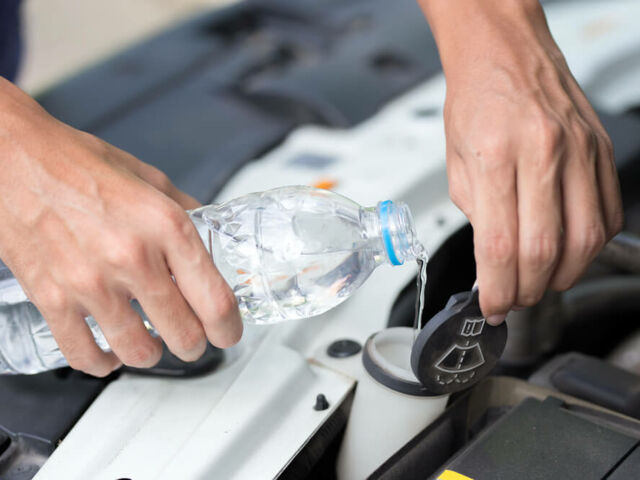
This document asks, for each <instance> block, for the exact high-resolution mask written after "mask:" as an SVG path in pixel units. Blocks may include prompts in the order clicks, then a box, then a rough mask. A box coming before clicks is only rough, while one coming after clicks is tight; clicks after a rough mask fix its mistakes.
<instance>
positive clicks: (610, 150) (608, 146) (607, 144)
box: [597, 129, 614, 160]
mask: <svg viewBox="0 0 640 480" xmlns="http://www.w3.org/2000/svg"><path fill="white" fill-rule="evenodd" d="M597 137H598V142H599V143H600V144H601V145H602V149H603V150H604V151H605V154H606V155H607V157H608V158H609V159H611V160H613V158H614V147H613V142H612V141H611V137H609V134H608V133H607V132H606V130H604V129H602V131H601V132H600V134H599V135H597Z"/></svg>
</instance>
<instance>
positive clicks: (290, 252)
mask: <svg viewBox="0 0 640 480" xmlns="http://www.w3.org/2000/svg"><path fill="white" fill-rule="evenodd" d="M189 214H190V216H191V218H192V220H193V222H194V224H195V225H196V227H197V228H198V231H199V233H200V235H201V237H202V238H203V240H204V241H205V244H206V245H207V247H208V249H209V251H210V253H211V255H212V259H213V261H214V262H215V264H216V266H217V268H218V270H219V271H220V273H221V274H222V275H223V277H224V278H225V280H226V281H227V283H228V284H229V285H230V286H231V288H232V289H233V292H234V293H235V295H236V297H237V299H238V305H239V308H240V314H241V316H242V318H243V320H245V321H247V322H249V323H258V324H269V323H276V322H281V321H283V320H291V319H300V318H307V317H312V316H315V315H319V314H321V313H324V312H326V311H327V310H329V309H331V308H333V307H335V306H336V305H338V304H340V303H341V302H343V301H344V300H345V299H346V298H348V297H349V296H350V295H351V294H352V293H353V292H354V291H355V290H356V289H357V288H358V287H360V285H362V284H363V283H364V281H365V280H366V279H367V278H368V277H369V275H370V274H371V272H373V270H374V269H375V268H376V267H378V266H379V265H382V264H391V265H401V264H403V263H404V262H405V261H407V260H413V259H415V258H416V257H417V256H419V255H420V254H421V252H422V250H423V249H422V245H421V244H420V243H419V242H418V240H417V237H416V232H415V227H414V224H413V219H412V217H411V213H410V211H409V208H408V207H407V206H406V205H405V204H403V203H399V204H394V203H392V202H390V201H385V202H380V203H379V204H378V205H377V206H376V207H370V208H364V207H361V206H359V205H358V204H357V203H355V202H353V201H351V200H349V199H348V198H345V197H343V196H342V195H339V194H337V193H334V192H330V191H327V190H319V189H315V188H311V187H305V186H293V187H282V188H277V189H274V190H269V191H266V192H260V193H252V194H249V195H245V196H243V197H240V198H236V199H234V200H230V201H228V202H225V203H221V204H213V205H207V206H204V207H201V208H198V209H196V210H192V211H190V212H189ZM133 304H134V307H135V308H136V309H137V310H138V311H139V312H140V313H141V314H142V315H143V320H144V321H145V324H146V325H147V327H148V328H149V329H150V330H153V327H152V326H151V325H150V324H149V322H148V320H147V319H146V318H145V317H144V314H143V312H142V311H141V310H140V307H139V305H137V302H135V301H134V302H133ZM85 320H86V322H87V324H88V325H89V327H90V328H91V330H92V332H93V334H94V337H95V338H96V342H97V343H98V345H99V346H100V347H101V348H102V349H103V350H108V349H109V345H108V343H107V341H106V339H105V338H104V336H103V335H102V332H101V331H100V328H99V327H98V325H97V324H96V322H95V321H94V320H93V318H92V317H87V318H86V319H85ZM66 364H67V363H66V360H65V358H64V356H63V355H62V353H61V352H60V350H59V349H58V347H57V345H56V343H55V340H54V338H53V335H52V334H51V332H50V330H49V328H48V326H47V323H46V321H45V320H44V318H43V317H42V315H40V313H39V312H38V310H37V309H36V307H35V306H34V305H33V304H32V303H30V302H29V300H28V299H27V298H26V296H25V294H24V292H23V291H22V289H21V288H20V285H19V284H18V283H17V281H16V280H15V278H13V275H11V272H9V271H8V269H6V267H5V268H4V270H3V269H0V374H7V373H37V372H40V371H44V370H50V369H53V368H58V367H62V366H65V365H66Z"/></svg>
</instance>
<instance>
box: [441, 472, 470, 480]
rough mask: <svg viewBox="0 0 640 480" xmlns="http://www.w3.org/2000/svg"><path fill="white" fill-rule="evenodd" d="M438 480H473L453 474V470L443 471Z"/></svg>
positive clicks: (456, 473)
mask: <svg viewBox="0 0 640 480" xmlns="http://www.w3.org/2000/svg"><path fill="white" fill-rule="evenodd" d="M438 480H473V478H471V477H467V476H466V475H462V474H461V473H458V472H454V471H453V470H445V471H444V472H442V473H441V474H440V476H439V477H438Z"/></svg>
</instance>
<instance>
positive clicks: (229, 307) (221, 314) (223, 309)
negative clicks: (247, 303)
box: [215, 288, 238, 321]
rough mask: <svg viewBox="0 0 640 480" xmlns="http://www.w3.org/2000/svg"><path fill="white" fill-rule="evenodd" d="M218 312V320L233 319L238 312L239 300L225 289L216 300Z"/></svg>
mask: <svg viewBox="0 0 640 480" xmlns="http://www.w3.org/2000/svg"><path fill="white" fill-rule="evenodd" d="M215 305H216V312H217V315H218V318H220V319H222V320H223V321H224V320H229V319H233V317H234V314H235V313H236V312H237V311H238V300H237V299H236V297H235V295H234V294H233V292H231V290H230V289H228V288H225V289H224V290H223V292H221V293H220V295H218V298H217V299H216V303H215Z"/></svg>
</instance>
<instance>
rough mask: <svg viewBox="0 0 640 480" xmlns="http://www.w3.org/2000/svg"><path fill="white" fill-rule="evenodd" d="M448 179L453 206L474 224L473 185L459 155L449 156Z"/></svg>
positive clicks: (452, 154)
mask: <svg viewBox="0 0 640 480" xmlns="http://www.w3.org/2000/svg"><path fill="white" fill-rule="evenodd" d="M447 179H448V182H449V198H450V199H451V201H452V202H453V204H454V205H455V206H456V207H458V208H459V209H460V211H461V212H462V213H463V214H464V215H465V217H467V219H468V220H469V222H471V223H473V219H472V214H473V212H472V209H471V206H472V205H473V202H472V201H471V185H470V182H469V176H468V173H467V169H466V166H465V164H464V161H463V160H462V158H460V157H459V156H458V155H457V154H455V153H451V154H448V155H447Z"/></svg>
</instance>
